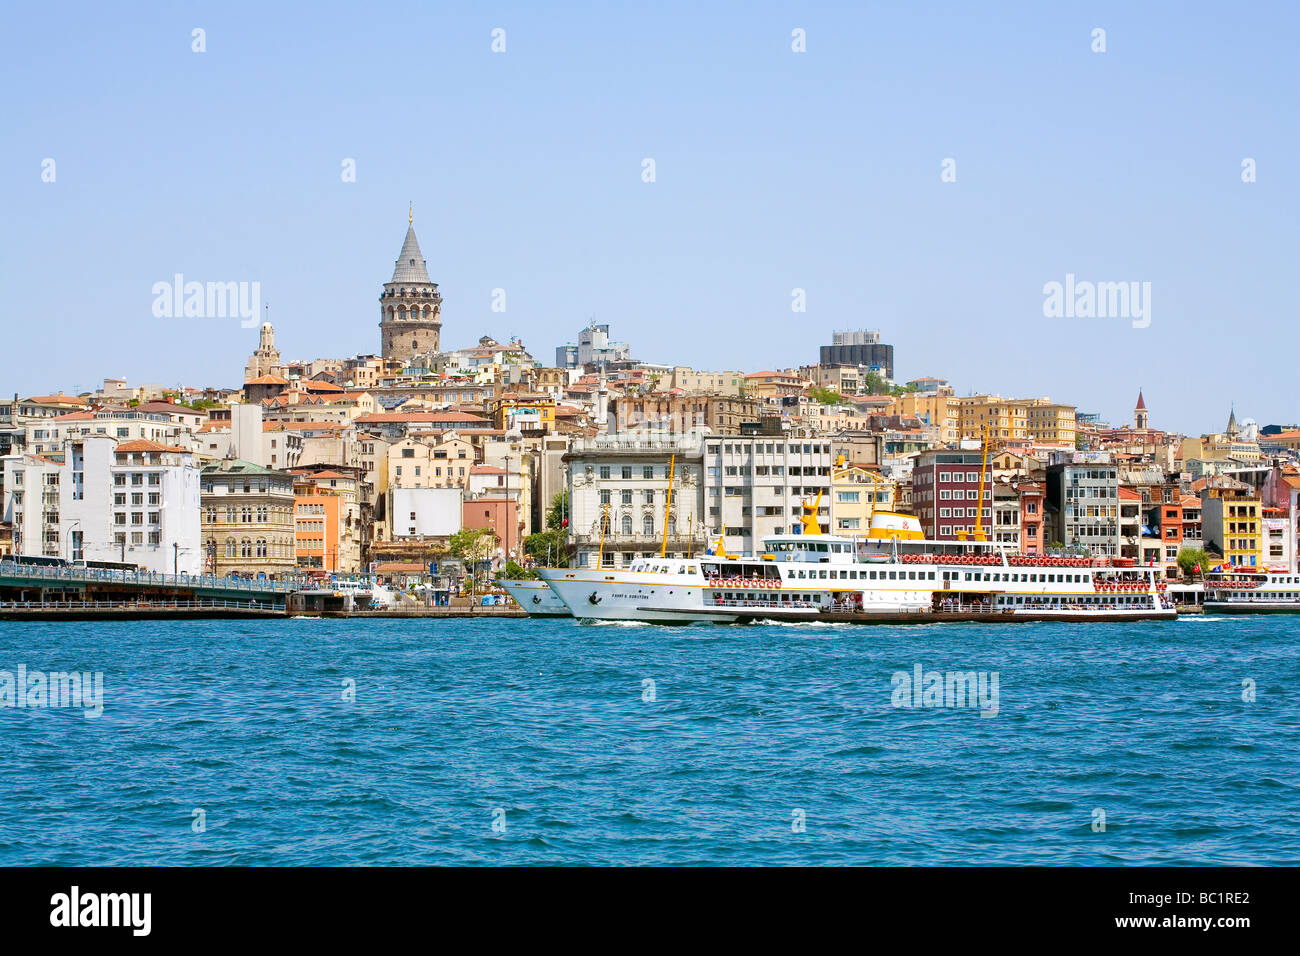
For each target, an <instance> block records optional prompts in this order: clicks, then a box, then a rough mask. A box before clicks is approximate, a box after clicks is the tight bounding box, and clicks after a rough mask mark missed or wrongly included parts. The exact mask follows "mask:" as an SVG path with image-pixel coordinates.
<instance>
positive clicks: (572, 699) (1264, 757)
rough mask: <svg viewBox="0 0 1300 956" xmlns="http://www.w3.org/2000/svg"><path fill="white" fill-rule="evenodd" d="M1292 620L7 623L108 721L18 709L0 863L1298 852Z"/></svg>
mask: <svg viewBox="0 0 1300 956" xmlns="http://www.w3.org/2000/svg"><path fill="white" fill-rule="evenodd" d="M1298 644H1300V619H1296V618H1287V617H1278V616H1273V617H1240V618H1204V619H1198V618H1188V619H1183V620H1179V621H1176V622H1161V623H1140V624H1139V623H1134V624H1088V625H1077V624H1076V625H1063V624H1015V625H1000V624H943V625H913V626H861V625H819V624H812V623H799V624H787V625H780V624H773V625H754V626H717V625H700V626H694V627H655V626H641V625H631V624H603V625H601V624H587V625H579V624H576V623H574V622H572V621H567V620H560V621H556V620H551V621H547V620H527V621H515V620H470V621H466V620H450V621H429V620H425V621H392V620H378V621H374V620H368V621H357V620H352V621H348V620H309V619H300V620H284V621H195V622H129V623H93V624H80V623H49V624H27V623H3V622H0V671H9V672H11V673H12V672H14V671H16V669H17V667H18V666H19V665H20V664H21V665H25V666H26V668H27V669H28V670H29V671H34V670H43V671H62V670H77V671H102V672H103V675H104V709H103V714H102V715H101V716H99V717H97V718H87V716H86V715H85V713H84V712H83V711H81V710H77V709H73V708H63V709H53V708H45V709H30V708H24V709H18V708H4V709H0V756H2V758H3V760H2V763H0V865H28V864H76V865H101V864H103V865H108V864H112V865H123V864H125V865H132V864H182V865H212V864H249V865H261V864H266V865H318V864H490V865H497V864H506V865H512V864H583V863H591V864H631V865H638V864H639V865H646V864H649V865H654V864H687V865H690V864H723V865H727V864H777V865H788V864H976V865H996V864H1052V865H1057V864H1166V865H1192V864H1290V865H1296V864H1300V836H1298V835H1297V828H1298V827H1300V747H1297V743H1298V741H1300V695H1298V694H1297V689H1298V688H1300V659H1298V657H1297V653H1296V648H1297V645H1298ZM918 664H919V665H921V666H922V669H923V671H939V672H948V671H963V672H964V671H971V670H973V671H980V672H987V673H988V674H989V675H990V676H991V673H992V672H997V674H998V698H997V714H996V716H981V708H980V707H979V706H973V707H972V706H951V707H948V706H931V707H926V706H921V707H918V706H914V705H913V706H896V704H900V703H910V704H914V703H915V701H914V698H912V696H911V695H910V693H896V688H895V681H894V675H895V674H896V673H898V672H905V673H907V674H908V675H909V676H910V675H911V674H912V673H913V672H914V668H915V667H916V665H918ZM1251 682H1253V686H1254V699H1253V700H1249V699H1243V698H1244V697H1245V698H1249V697H1251V694H1250V693H1249V692H1248V689H1249V687H1250V685H1251ZM353 686H354V687H355V699H348V698H349V697H350V696H351V695H350V694H349V688H350V687H353ZM900 698H901V699H900ZM198 810H201V811H202V814H200V815H196V813H195V811H198ZM1103 814H1104V816H1102V815H1103ZM200 819H201V821H202V824H203V825H202V827H199V826H197V824H196V821H197V820H200ZM1103 824H1104V825H1103ZM196 830H199V831H201V832H196Z"/></svg>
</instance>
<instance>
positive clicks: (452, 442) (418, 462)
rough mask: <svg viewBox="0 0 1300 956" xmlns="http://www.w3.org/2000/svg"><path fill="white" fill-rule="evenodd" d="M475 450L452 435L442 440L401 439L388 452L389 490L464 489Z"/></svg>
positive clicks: (464, 441)
mask: <svg viewBox="0 0 1300 956" xmlns="http://www.w3.org/2000/svg"><path fill="white" fill-rule="evenodd" d="M474 465H475V458H474V446H473V444H471V443H470V442H469V441H467V440H466V439H464V438H460V437H458V436H456V435H455V434H454V433H450V432H449V433H447V434H446V435H445V436H444V437H443V438H442V439H441V440H437V441H420V440H419V439H416V438H404V439H402V440H401V441H399V442H396V443H394V444H393V445H390V446H389V448H388V460H387V470H388V481H387V487H389V488H463V487H465V484H466V479H467V478H468V477H469V470H470V469H471V468H472V467H474Z"/></svg>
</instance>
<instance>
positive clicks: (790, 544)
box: [538, 504, 1177, 623]
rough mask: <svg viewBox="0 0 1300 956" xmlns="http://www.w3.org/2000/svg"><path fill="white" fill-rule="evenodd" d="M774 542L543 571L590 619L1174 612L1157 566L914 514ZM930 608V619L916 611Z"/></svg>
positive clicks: (810, 508) (1083, 616) (808, 524)
mask: <svg viewBox="0 0 1300 956" xmlns="http://www.w3.org/2000/svg"><path fill="white" fill-rule="evenodd" d="M804 510H805V512H806V514H805V517H804V519H803V522H804V527H805V528H807V529H808V531H807V533H805V534H791V535H776V536H772V537H769V538H766V539H764V541H763V552H762V553H761V554H759V555H756V556H750V557H740V556H736V555H727V554H723V553H708V554H706V555H704V556H703V557H699V558H667V557H660V558H642V559H639V560H636V561H633V562H632V564H631V565H630V566H629V567H627V568H626V569H621V570H614V569H606V568H542V569H539V572H538V573H539V574H540V575H541V576H542V578H543V579H545V580H546V581H547V583H549V584H550V586H551V589H552V590H553V591H554V592H555V593H556V594H557V595H558V596H559V597H560V599H561V600H562V601H563V602H564V603H565V605H567V606H568V608H569V610H570V611H572V612H573V616H574V617H575V618H578V619H580V620H590V619H595V620H623V621H658V622H664V623H690V622H695V621H719V622H733V621H743V620H757V619H786V620H790V619H793V620H853V621H869V620H899V619H904V620H906V619H925V620H944V619H952V620H965V619H969V618H972V617H984V616H989V617H997V618H1000V619H1013V620H1023V619H1028V620H1078V621H1086V620H1140V619H1151V618H1172V617H1174V616H1175V615H1176V613H1177V612H1176V610H1175V609H1174V606H1173V602H1172V601H1171V600H1170V599H1169V598H1168V596H1167V595H1166V594H1165V592H1164V583H1163V582H1162V581H1160V580H1158V574H1159V569H1156V568H1147V567H1131V566H1128V567H1124V566H1119V565H1118V564H1102V563H1101V562H1100V561H1098V560H1096V559H1093V558H1082V557H1077V558H1076V557H1046V556H1036V557H1026V556H1022V555H1017V554H1008V553H1006V552H1005V551H1003V550H1002V549H1000V548H998V547H997V546H996V545H994V544H992V543H990V542H986V541H982V540H962V541H929V540H925V539H924V538H923V537H922V534H921V529H920V524H919V522H918V521H917V519H916V518H914V517H912V516H910V515H897V514H891V513H882V512H877V513H876V514H875V515H873V517H872V522H871V529H870V531H869V533H868V535H867V537H866V538H865V539H859V538H846V537H841V536H836V535H828V534H823V533H821V528H820V526H819V525H818V523H817V520H816V518H815V515H816V504H813V505H807V504H806V505H804ZM916 616H921V617H919V618H918V617H916Z"/></svg>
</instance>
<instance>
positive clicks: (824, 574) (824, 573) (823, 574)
mask: <svg viewBox="0 0 1300 956" xmlns="http://www.w3.org/2000/svg"><path fill="white" fill-rule="evenodd" d="M821 577H822V580H825V579H826V572H825V571H823V572H822V573H821Z"/></svg>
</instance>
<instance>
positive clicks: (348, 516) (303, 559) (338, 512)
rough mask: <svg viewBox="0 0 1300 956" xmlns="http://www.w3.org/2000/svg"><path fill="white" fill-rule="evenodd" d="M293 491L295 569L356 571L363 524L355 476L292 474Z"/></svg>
mask: <svg viewBox="0 0 1300 956" xmlns="http://www.w3.org/2000/svg"><path fill="white" fill-rule="evenodd" d="M293 490H294V524H295V529H294V549H295V552H296V555H297V563H298V566H299V567H306V568H318V569H320V570H323V571H330V572H342V573H344V574H352V573H355V572H357V571H360V570H361V543H362V525H363V522H362V517H361V504H360V500H359V497H360V495H359V481H358V477H357V472H356V471H354V470H351V469H350V470H349V471H347V472H344V471H341V470H337V469H329V468H327V469H325V470H322V471H305V470H303V471H295V472H294V475H293Z"/></svg>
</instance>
